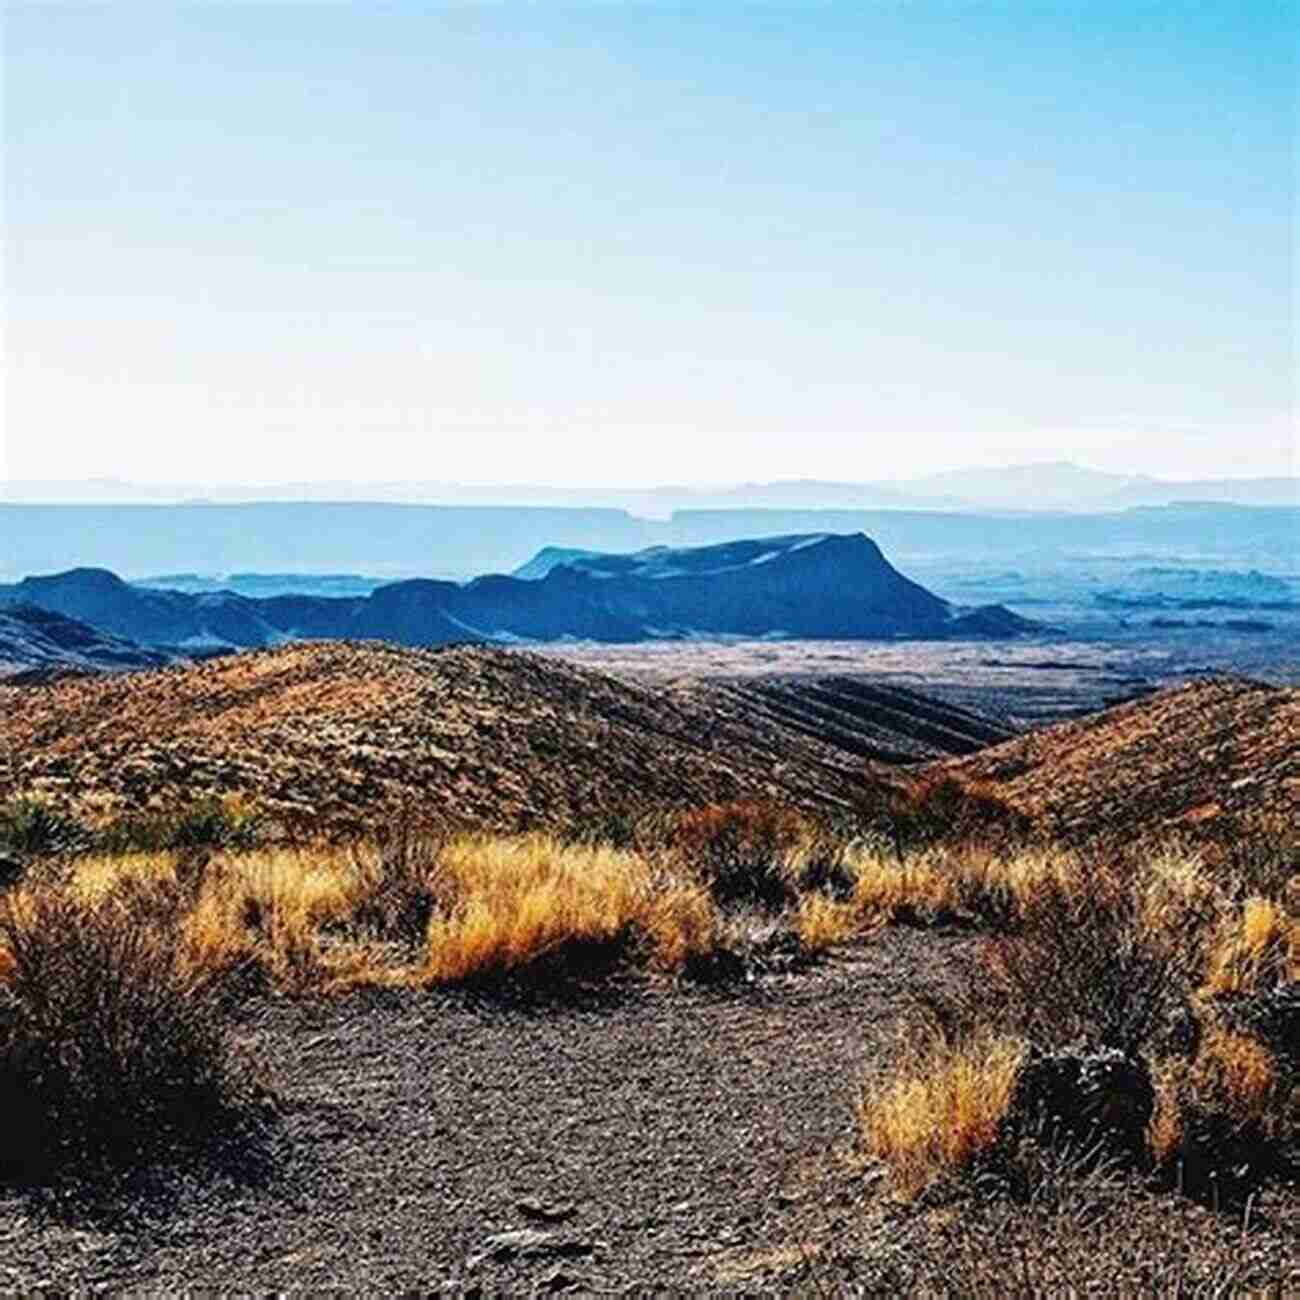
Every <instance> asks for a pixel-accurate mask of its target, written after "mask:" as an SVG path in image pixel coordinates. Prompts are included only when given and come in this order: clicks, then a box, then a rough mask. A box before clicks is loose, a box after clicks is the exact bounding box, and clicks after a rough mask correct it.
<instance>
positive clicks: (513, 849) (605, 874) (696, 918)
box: [422, 834, 716, 984]
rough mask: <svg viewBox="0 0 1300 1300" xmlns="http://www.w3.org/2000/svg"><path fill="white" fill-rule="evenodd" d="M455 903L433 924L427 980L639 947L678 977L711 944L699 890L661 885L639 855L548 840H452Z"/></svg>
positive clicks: (447, 874) (450, 884)
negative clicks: (683, 966)
mask: <svg viewBox="0 0 1300 1300" xmlns="http://www.w3.org/2000/svg"><path fill="white" fill-rule="evenodd" d="M439 866H440V868H441V870H442V872H443V874H444V881H445V888H446V890H447V891H448V893H449V895H450V904H449V906H447V907H446V909H445V910H444V911H442V912H440V913H439V914H437V915H435V916H434V918H433V919H432V920H431V921H430V923H429V930H428V950H427V957H426V960H425V964H424V967H423V972H422V974H423V978H424V979H426V980H427V981H428V982H431V983H438V984H442V983H458V982H461V981H464V980H467V979H471V978H484V977H492V976H496V975H501V974H504V973H506V972H509V971H514V970H518V969H520V968H522V967H525V966H528V965H530V964H531V963H535V962H538V961H540V960H542V959H544V958H560V959H561V964H564V962H563V959H565V958H567V959H568V961H569V963H571V964H574V965H577V966H581V965H583V964H601V963H602V962H603V963H608V962H613V961H616V960H618V959H619V958H621V957H626V956H629V955H630V954H631V952H632V950H633V948H634V947H635V945H636V944H637V943H638V942H644V943H646V944H647V945H648V947H649V950H650V959H651V960H652V961H653V962H655V963H656V964H658V965H660V966H662V967H665V968H668V969H675V968H677V967H679V966H680V965H681V964H682V963H683V962H684V961H685V960H686V959H687V958H688V957H689V956H690V955H691V954H693V953H697V952H704V951H707V950H709V949H710V948H711V947H712V946H713V943H714V939H715V929H716V919H715V912H714V908H713V907H712V905H711V903H710V901H709V899H708V897H707V895H706V894H705V892H704V891H703V889H702V888H701V887H700V886H698V885H695V884H682V883H676V882H671V881H667V880H663V879H659V878H657V873H656V872H655V871H654V869H653V868H652V867H651V866H650V864H649V863H648V862H647V861H646V859H644V858H642V857H641V856H639V855H637V854H633V853H629V852H625V851H621V850H616V849H608V848H602V847H599V846H592V845H582V844H563V843H561V842H560V841H558V840H556V839H554V838H552V837H549V836H545V835H540V834H538V835H525V836H519V837H514V838H509V839H494V838H490V837H486V836H467V837H464V838H461V839H457V840H453V841H452V842H451V843H450V844H449V845H448V846H447V848H446V849H445V850H444V852H443V854H442V855H441V858H440V860H439Z"/></svg>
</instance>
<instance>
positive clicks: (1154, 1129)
mask: <svg viewBox="0 0 1300 1300" xmlns="http://www.w3.org/2000/svg"><path fill="white" fill-rule="evenodd" d="M1186 1074H1187V1063H1186V1062H1185V1061H1182V1060H1176V1061H1163V1062H1161V1063H1160V1065H1159V1066H1157V1067H1156V1068H1155V1070H1154V1071H1153V1072H1152V1083H1153V1084H1154V1086H1155V1094H1156V1102H1155V1107H1154V1108H1153V1110H1152V1112H1151V1121H1150V1123H1149V1124H1148V1125H1147V1146H1148V1147H1149V1149H1150V1151H1151V1155H1152V1158H1153V1159H1154V1160H1155V1162H1156V1164H1157V1165H1164V1164H1167V1163H1168V1162H1169V1161H1170V1160H1172V1159H1173V1158H1174V1157H1175V1156H1176V1155H1177V1154H1178V1151H1179V1148H1180V1147H1181V1146H1182V1144H1183V1134H1184V1132H1185V1130H1186V1125H1185V1124H1184V1120H1183V1097H1184V1094H1185V1093H1186V1091H1187V1087H1188V1081H1187V1078H1186Z"/></svg>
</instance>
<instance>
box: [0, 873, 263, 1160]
mask: <svg viewBox="0 0 1300 1300" xmlns="http://www.w3.org/2000/svg"><path fill="white" fill-rule="evenodd" d="M167 898H168V893H167V891H165V890H161V889H150V890H148V891H144V890H141V889H139V888H137V887H136V886H135V885H134V884H133V883H131V882H129V881H126V880H123V881H121V882H119V883H118V885H117V886H116V887H115V888H114V889H112V890H111V891H108V892H107V893H103V894H101V895H99V896H98V897H96V898H94V900H93V901H90V900H88V899H87V898H86V897H84V896H82V895H80V894H78V893H77V892H75V891H71V890H63V891H60V890H55V889H39V890H32V891H21V892H18V893H15V894H11V895H10V896H8V897H7V898H6V899H4V900H3V902H0V944H2V947H0V952H2V953H3V962H2V963H0V975H2V978H3V983H2V984H0V1101H2V1109H3V1112H4V1120H5V1122H4V1127H3V1130H0V1175H2V1176H3V1177H5V1178H9V1179H18V1180H20V1181H26V1180H32V1179H39V1178H43V1177H46V1176H48V1175H50V1174H52V1173H57V1172H59V1171H60V1170H62V1169H64V1168H66V1167H74V1168H81V1169H84V1168H85V1167H86V1166H88V1165H96V1164H102V1165H109V1166H120V1165H131V1164H136V1163H138V1162H140V1161H142V1160H146V1159H149V1158H152V1157H154V1156H156V1155H159V1154H163V1153H174V1152H175V1151H176V1150H177V1149H178V1148H194V1147H197V1146H203V1145H206V1144H210V1143H212V1142H214V1141H217V1140H219V1139H221V1138H223V1137H229V1135H230V1134H231V1132H232V1131H233V1130H236V1129H238V1128H240V1127H241V1126H242V1125H244V1124H246V1121H247V1118H248V1114H249V1106H250V1104H251V1102H252V1100H253V1093H252V1090H251V1087H250V1082H249V1077H248V1076H247V1074H246V1071H245V1070H244V1069H243V1068H241V1066H240V1065H239V1063H238V1062H237V1060H236V1059H235V1057H234V1056H233V1054H232V1052H231V1049H230V1046H229V1044H228V1042H227V1039H226V1033H225V1029H224V1027H223V1025H222V1023H221V1019H220V1016H219V1013H218V1008H217V1006H216V1003H215V1001H214V999H213V997H212V988H211V986H210V984H208V983H207V982H206V981H204V980H203V979H201V978H198V977H196V976H195V975H194V974H192V973H188V972H185V971H183V970H182V969H181V967H180V965H179V964H178V963H177V961H176V959H175V936H174V930H172V927H173V926H174V924H175V920H176V918H175V915H174V914H173V911H172V909H171V907H170V906H168V903H167V901H166V900H167ZM169 931H171V933H170V934H169Z"/></svg>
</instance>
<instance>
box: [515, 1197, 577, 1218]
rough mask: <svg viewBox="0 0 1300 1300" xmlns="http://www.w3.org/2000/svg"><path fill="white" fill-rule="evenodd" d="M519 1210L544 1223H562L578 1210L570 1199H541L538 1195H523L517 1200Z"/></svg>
mask: <svg viewBox="0 0 1300 1300" xmlns="http://www.w3.org/2000/svg"><path fill="white" fill-rule="evenodd" d="M518 1205H519V1211H520V1213H521V1214H525V1215H527V1216H528V1218H530V1219H541V1220H542V1221H543V1222H545V1223H563V1222H564V1221H565V1220H566V1219H571V1218H573V1216H574V1215H575V1214H577V1212H578V1207H577V1206H576V1205H574V1203H573V1202H572V1201H543V1200H542V1199H541V1197H539V1196H525V1197H523V1198H522V1199H521V1200H520V1201H519V1202H518Z"/></svg>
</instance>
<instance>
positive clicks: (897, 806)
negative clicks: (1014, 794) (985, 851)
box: [877, 775, 1032, 857]
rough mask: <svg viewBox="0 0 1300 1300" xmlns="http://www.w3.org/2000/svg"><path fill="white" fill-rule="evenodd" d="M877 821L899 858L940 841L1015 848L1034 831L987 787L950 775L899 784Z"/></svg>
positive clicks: (943, 842) (1020, 815)
mask: <svg viewBox="0 0 1300 1300" xmlns="http://www.w3.org/2000/svg"><path fill="white" fill-rule="evenodd" d="M877 820H878V822H879V823H880V825H881V827H882V829H883V830H884V832H885V833H886V834H887V836H888V838H889V840H890V842H891V843H892V846H893V848H894V851H895V853H896V854H897V855H898V856H899V857H902V856H903V855H904V854H905V853H908V852H914V851H916V850H918V849H924V848H929V847H931V846H933V845H938V844H948V845H955V844H967V845H969V844H973V843H983V844H990V843H997V844H1000V845H1003V846H1006V847H1008V848H1010V847H1012V846H1016V845H1019V844H1021V843H1023V842H1025V841H1027V840H1028V838H1029V836H1030V832H1031V829H1032V826H1031V823H1030V822H1029V820H1028V819H1027V818H1026V817H1025V816H1024V815H1023V814H1021V813H1019V812H1017V811H1016V810H1015V809H1013V808H1012V807H1011V806H1010V805H1009V804H1008V803H1006V802H1005V801H1004V800H1003V799H1001V798H1000V797H999V796H998V795H997V794H995V793H994V792H993V791H992V790H991V789H989V788H988V787H986V786H984V785H981V784H979V783H977V782H972V781H963V780H959V779H958V778H957V777H954V776H949V775H934V776H926V777H922V778H920V779H919V780H915V781H913V782H911V783H909V784H907V785H903V786H899V787H897V788H895V789H894V790H892V791H891V792H890V797H889V798H888V800H887V801H886V803H885V805H884V807H883V808H882V809H881V811H880V813H879V814H878V818H877Z"/></svg>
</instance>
